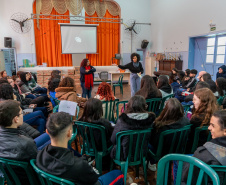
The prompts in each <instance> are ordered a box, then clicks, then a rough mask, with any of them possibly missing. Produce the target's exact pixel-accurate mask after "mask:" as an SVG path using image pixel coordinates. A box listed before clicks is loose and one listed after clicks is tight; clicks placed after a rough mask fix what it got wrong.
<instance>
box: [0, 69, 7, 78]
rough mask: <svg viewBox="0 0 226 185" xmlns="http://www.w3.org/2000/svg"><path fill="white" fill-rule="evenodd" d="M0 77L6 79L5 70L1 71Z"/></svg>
mask: <svg viewBox="0 0 226 185" xmlns="http://www.w3.org/2000/svg"><path fill="white" fill-rule="evenodd" d="M0 75H1V77H2V78H6V77H7V72H6V70H4V71H1V73H0Z"/></svg>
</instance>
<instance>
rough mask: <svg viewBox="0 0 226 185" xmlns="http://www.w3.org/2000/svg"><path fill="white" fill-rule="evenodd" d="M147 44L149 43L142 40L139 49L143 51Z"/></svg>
mask: <svg viewBox="0 0 226 185" xmlns="http://www.w3.org/2000/svg"><path fill="white" fill-rule="evenodd" d="M148 43H149V42H148V41H147V40H143V41H142V43H141V48H142V49H145V48H146V47H147V46H148Z"/></svg>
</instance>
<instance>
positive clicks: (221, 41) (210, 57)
mask: <svg viewBox="0 0 226 185" xmlns="http://www.w3.org/2000/svg"><path fill="white" fill-rule="evenodd" d="M215 46H216V48H215ZM225 49H226V36H223V37H222V36H221V37H211V38H208V40H207V51H206V63H214V60H216V62H215V63H217V64H223V63H224V61H225Z"/></svg>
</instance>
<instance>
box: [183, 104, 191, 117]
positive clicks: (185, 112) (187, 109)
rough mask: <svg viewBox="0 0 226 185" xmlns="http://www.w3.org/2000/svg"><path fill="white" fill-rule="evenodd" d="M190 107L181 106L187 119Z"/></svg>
mask: <svg viewBox="0 0 226 185" xmlns="http://www.w3.org/2000/svg"><path fill="white" fill-rule="evenodd" d="M190 107H191V106H190V105H183V108H184V115H185V116H186V117H187V114H188V111H189V110H190Z"/></svg>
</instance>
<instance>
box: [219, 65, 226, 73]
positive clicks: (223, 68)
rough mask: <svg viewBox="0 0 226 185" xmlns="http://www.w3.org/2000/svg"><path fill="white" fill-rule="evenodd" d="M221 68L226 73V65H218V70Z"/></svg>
mask: <svg viewBox="0 0 226 185" xmlns="http://www.w3.org/2000/svg"><path fill="white" fill-rule="evenodd" d="M220 68H221V69H222V70H223V73H226V66H225V65H222V66H220V67H218V70H219V69H220Z"/></svg>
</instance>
